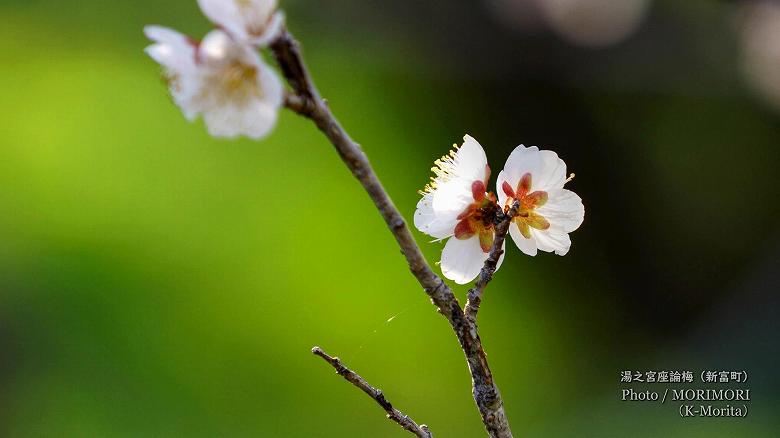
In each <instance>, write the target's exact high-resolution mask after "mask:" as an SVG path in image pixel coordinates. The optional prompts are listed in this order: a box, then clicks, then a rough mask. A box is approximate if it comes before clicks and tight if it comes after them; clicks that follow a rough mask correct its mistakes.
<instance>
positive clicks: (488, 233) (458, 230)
mask: <svg viewBox="0 0 780 438" xmlns="http://www.w3.org/2000/svg"><path fill="white" fill-rule="evenodd" d="M471 194H472V197H473V198H474V202H472V203H471V204H469V206H468V207H466V209H465V210H464V211H463V213H461V214H460V215H458V220H459V222H458V224H457V225H455V237H456V238H457V239H461V240H465V239H470V238H471V237H472V236H474V235H479V246H480V247H481V248H482V251H484V252H486V253H487V252H490V248H492V247H493V240H494V239H495V231H494V229H493V227H494V224H495V221H496V216H497V215H498V211H499V206H498V203H497V202H496V196H495V195H494V194H493V193H485V183H484V182H482V181H474V182H473V183H472V184H471Z"/></svg>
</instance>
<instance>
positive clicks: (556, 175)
mask: <svg viewBox="0 0 780 438" xmlns="http://www.w3.org/2000/svg"><path fill="white" fill-rule="evenodd" d="M504 171H505V175H504V176H505V178H506V181H508V182H509V185H510V186H511V187H517V183H518V182H520V179H521V178H522V177H523V175H525V174H526V173H530V174H531V176H532V185H531V189H530V191H536V190H545V191H547V190H550V189H553V188H562V187H563V184H564V183H565V182H566V163H564V162H563V160H561V159H560V158H558V154H556V153H555V152H553V151H546V150H544V151H540V150H539V148H537V147H536V146H531V147H525V146H523V145H520V146H518V147H516V148H515V149H514V150H513V151H512V153H511V154H509V158H507V160H506V164H505V165H504ZM499 187H500V186H499Z"/></svg>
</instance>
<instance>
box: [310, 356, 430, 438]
mask: <svg viewBox="0 0 780 438" xmlns="http://www.w3.org/2000/svg"><path fill="white" fill-rule="evenodd" d="M311 352H312V353H314V354H315V355H317V356H319V357H321V358H322V359H323V360H324V361H325V362H327V363H329V364H330V365H331V366H332V367H333V368H335V369H336V373H338V375H340V376H341V377H343V378H344V379H345V380H346V381H348V382H349V383H351V384H353V385H355V386H357V387H358V388H360V390H361V391H363V392H365V393H366V394H368V396H369V397H371V398H372V399H374V401H376V402H377V404H379V406H381V407H382V409H384V410H385V412H387V418H388V419H390V420H392V421H395V422H396V423H398V424H399V425H400V426H401V427H403V428H404V429H405V430H408V431H409V432H411V433H413V434H415V435H417V436H418V437H420V438H433V434H432V433H431V432H430V431H429V430H428V426H426V425H424V424H421V425H418V424H417V423H415V422H414V420H412V419H411V418H409V416H407V415H404V413H403V412H401V411H399V410H398V409H396V408H394V407H393V405H392V404H390V402H389V401H387V399H386V398H385V395H384V394H383V393H382V391H381V390H380V389H378V388H374V387H373V386H371V385H370V384H369V383H368V382H367V381H366V379H364V378H362V377H360V375H358V374H357V373H356V372H354V371H352V370H350V369H349V368H347V367H346V365H344V364H343V363H342V362H341V360H340V359H339V358H338V357H332V356H329V355H328V354H327V353H325V352H324V351H322V349H321V348H320V347H314V348H312V349H311Z"/></svg>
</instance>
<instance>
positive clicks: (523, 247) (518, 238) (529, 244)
mask: <svg viewBox="0 0 780 438" xmlns="http://www.w3.org/2000/svg"><path fill="white" fill-rule="evenodd" d="M509 235H510V236H512V240H514V241H515V245H517V248H518V249H520V251H522V252H523V253H524V254H527V255H529V256H535V255H536V252H537V251H536V239H535V238H534V236H535V233H533V231H532V232H531V238H530V239H528V238H526V237H525V236H523V234H522V233H521V232H520V228H518V226H517V224H516V223H512V224H510V225H509Z"/></svg>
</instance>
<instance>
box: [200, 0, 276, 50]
mask: <svg viewBox="0 0 780 438" xmlns="http://www.w3.org/2000/svg"><path fill="white" fill-rule="evenodd" d="M276 3H277V2H276V0H198V4H199V5H200V9H201V10H202V11H203V13H204V14H205V15H206V17H208V18H209V20H211V21H212V22H214V24H216V25H218V26H220V27H221V28H222V29H224V30H225V31H226V32H228V33H229V34H230V35H231V36H233V37H234V38H235V39H237V40H239V41H241V42H245V43H249V44H253V45H256V46H260V47H265V46H267V45H268V44H270V43H271V42H272V41H273V40H274V39H275V38H276V37H277V36H278V35H279V32H280V31H281V29H282V24H283V23H284V15H283V14H282V13H281V12H279V11H277V10H276V6H277V5H276Z"/></svg>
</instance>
